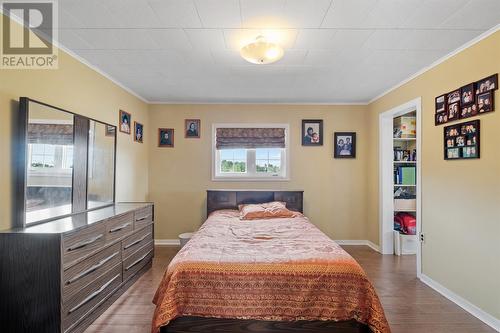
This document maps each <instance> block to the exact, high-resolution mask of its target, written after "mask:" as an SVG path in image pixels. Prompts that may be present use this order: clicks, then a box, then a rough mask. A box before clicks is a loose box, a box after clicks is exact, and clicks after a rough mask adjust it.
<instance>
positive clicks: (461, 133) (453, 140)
mask: <svg viewBox="0 0 500 333" xmlns="http://www.w3.org/2000/svg"><path fill="white" fill-rule="evenodd" d="M479 125H480V123H479V120H473V121H469V122H465V123H460V124H456V125H451V126H446V127H445V128H444V159H445V160H460V159H471V158H479V157H480V154H479V153H480V151H479V148H480V144H479V139H480V132H479V130H480V128H479Z"/></svg>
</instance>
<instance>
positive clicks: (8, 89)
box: [0, 15, 149, 230]
mask: <svg viewBox="0 0 500 333" xmlns="http://www.w3.org/2000/svg"><path fill="white" fill-rule="evenodd" d="M1 17H2V15H0V24H1ZM21 96H26V97H30V98H33V99H36V100H40V101H42V102H45V103H48V104H52V105H55V106H58V107H61V108H64V109H67V110H70V111H72V112H75V113H79V114H82V115H85V116H88V117H91V118H95V119H97V120H101V121H104V122H107V123H111V124H114V125H118V111H119V109H124V110H127V111H128V112H131V113H132V121H134V120H137V121H139V122H142V123H144V126H145V128H146V129H147V128H149V126H148V114H147V111H148V105H147V104H146V103H144V102H142V101H141V100H140V99H138V98H137V97H135V96H133V95H131V94H129V93H128V92H126V91H125V90H124V89H122V88H120V87H118V86H117V85H116V84H114V83H113V82H111V81H110V80H108V79H106V78H105V77H103V76H101V75H100V74H98V73H97V72H95V71H94V70H92V69H90V68H89V67H87V66H85V65H83V64H82V63H80V62H79V61H77V60H76V59H74V58H72V57H71V56H69V55H67V54H66V53H64V52H62V51H59V69H58V70H2V69H0V156H1V158H0V230H1V229H7V228H9V227H10V226H11V216H12V215H11V213H12V210H11V206H12V193H13V184H12V177H11V174H12V170H11V168H12V158H11V156H12V154H13V152H12V135H13V129H14V128H15V126H16V124H14V123H13V121H14V116H15V113H16V112H18V100H19V97H21ZM147 144H148V143H147V138H146V140H145V143H144V144H139V143H136V142H134V141H133V138H132V135H125V134H123V133H118V142H117V152H118V153H117V177H116V183H117V184H116V185H117V187H116V198H117V201H126V200H129V201H130V200H145V199H146V197H147V192H148V149H147Z"/></svg>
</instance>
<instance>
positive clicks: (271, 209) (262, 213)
mask: <svg viewBox="0 0 500 333" xmlns="http://www.w3.org/2000/svg"><path fill="white" fill-rule="evenodd" d="M238 208H240V219H241V220H256V219H270V218H280V217H281V218H283V217H294V216H295V212H292V211H291V210H288V209H287V208H286V205H285V203H284V202H279V201H273V202H266V203H262V204H249V205H239V206H238Z"/></svg>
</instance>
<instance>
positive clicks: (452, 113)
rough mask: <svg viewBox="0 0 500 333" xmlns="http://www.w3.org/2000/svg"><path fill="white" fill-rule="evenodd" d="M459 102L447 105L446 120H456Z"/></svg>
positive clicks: (458, 112)
mask: <svg viewBox="0 0 500 333" xmlns="http://www.w3.org/2000/svg"><path fill="white" fill-rule="evenodd" d="M459 104H460V103H458V102H456V103H452V104H449V105H448V121H453V120H457V119H458V118H459V117H460V110H459Z"/></svg>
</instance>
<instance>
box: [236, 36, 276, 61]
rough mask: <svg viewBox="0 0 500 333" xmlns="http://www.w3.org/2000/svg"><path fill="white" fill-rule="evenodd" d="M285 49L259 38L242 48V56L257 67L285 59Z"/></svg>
mask: <svg viewBox="0 0 500 333" xmlns="http://www.w3.org/2000/svg"><path fill="white" fill-rule="evenodd" d="M283 53H284V52H283V48H282V47H281V46H279V45H278V44H275V43H271V42H268V41H267V40H266V39H265V38H264V37H262V36H259V37H257V38H256V39H255V41H254V42H251V43H249V44H247V45H245V46H244V47H242V48H241V51H240V54H241V56H242V57H243V59H245V60H246V61H248V62H251V63H252V64H257V65H265V64H272V63H273V62H276V61H278V60H280V59H281V58H282V57H283Z"/></svg>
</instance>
